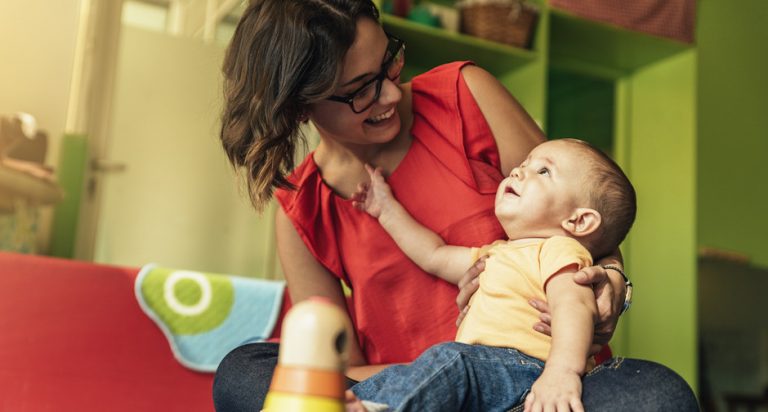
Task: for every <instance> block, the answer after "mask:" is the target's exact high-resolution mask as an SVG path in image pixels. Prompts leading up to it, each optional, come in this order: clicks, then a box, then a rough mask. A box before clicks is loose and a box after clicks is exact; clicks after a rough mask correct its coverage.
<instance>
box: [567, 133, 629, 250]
mask: <svg viewBox="0 0 768 412" xmlns="http://www.w3.org/2000/svg"><path fill="white" fill-rule="evenodd" d="M563 140H566V141H569V142H572V143H574V144H576V145H578V146H580V147H582V148H583V149H585V151H586V152H587V153H589V154H590V156H589V160H590V161H589V172H588V173H587V176H586V182H585V184H586V185H587V186H586V187H585V188H586V189H587V191H588V196H589V203H590V207H592V208H593V209H595V210H597V211H598V212H599V213H600V216H601V217H602V223H601V224H600V227H599V228H598V230H597V231H596V232H595V233H594V234H593V235H592V236H590V237H589V239H587V242H586V243H587V245H586V246H587V248H588V249H589V251H590V252H591V253H592V255H593V257H594V258H595V259H598V258H601V257H603V256H606V255H608V254H610V253H611V252H613V251H615V250H616V248H617V247H618V246H619V245H620V244H621V242H622V241H623V240H624V238H625V237H626V236H627V233H629V229H630V228H631V227H632V224H633V223H634V222H635V215H636V214H637V196H636V194H635V188H634V187H632V183H631V182H630V181H629V178H627V175H625V174H624V172H623V171H622V170H621V167H619V165H618V164H616V162H615V161H614V160H613V159H611V158H610V157H608V155H606V154H605V153H604V152H603V151H602V150H600V149H598V148H596V147H594V146H592V145H591V144H589V143H588V142H585V141H583V140H578V139H563Z"/></svg>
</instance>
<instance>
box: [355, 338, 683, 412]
mask: <svg viewBox="0 0 768 412" xmlns="http://www.w3.org/2000/svg"><path fill="white" fill-rule="evenodd" d="M543 370H544V362H542V361H540V360H538V359H535V358H532V357H530V356H527V355H525V354H523V353H520V352H518V351H517V350H515V349H508V348H497V347H490V346H483V345H467V344H463V343H458V342H448V343H442V344H439V345H435V346H433V347H432V348H430V349H428V350H427V351H425V352H424V353H423V354H422V355H421V356H419V357H418V358H417V359H416V360H415V361H414V362H413V363H411V364H410V365H397V366H392V367H389V368H387V369H385V370H383V371H382V372H380V373H379V374H377V375H374V376H372V377H371V378H369V379H367V380H365V381H363V382H360V383H358V384H357V385H355V386H354V387H353V388H352V390H353V392H355V395H357V397H358V398H360V399H362V400H367V401H372V402H376V403H382V404H386V405H388V406H389V407H390V408H391V410H394V411H424V412H427V411H435V412H448V411H483V412H485V411H488V412H494V411H509V410H515V408H516V407H519V408H520V410H522V404H523V403H524V402H525V396H526V395H527V393H528V391H529V390H530V388H531V385H533V382H535V381H536V379H537V378H538V377H539V375H541V372H542V371H543ZM644 383H652V384H650V385H648V386H645V385H644ZM625 385H629V387H631V388H634V389H633V390H632V391H631V393H628V391H627V389H628V388H627V387H625ZM644 386H645V387H646V388H647V390H648V392H647V393H637V392H638V391H643V390H644V389H645V388H644ZM667 390H668V391H670V393H667V394H665V395H666V396H662V397H658V396H655V395H654V392H656V391H667ZM582 401H583V402H584V406H585V409H586V410H587V411H590V410H606V406H607V405H610V408H611V410H615V411H637V410H642V411H696V410H698V406H697V404H696V399H695V398H694V397H693V393H692V392H691V391H690V389H689V388H688V385H687V384H686V383H685V381H683V380H682V378H680V377H679V376H678V375H677V374H675V373H674V372H672V371H670V370H669V369H666V368H664V367H663V366H661V365H657V364H654V363H651V362H645V361H639V360H628V359H623V358H613V359H611V360H609V361H608V362H605V363H603V364H602V365H599V366H598V367H596V368H595V369H593V370H592V371H591V372H590V373H589V374H587V376H585V377H584V392H583V396H582ZM639 401H640V402H641V403H638V402H639Z"/></svg>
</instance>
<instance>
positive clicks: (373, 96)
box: [328, 34, 405, 113]
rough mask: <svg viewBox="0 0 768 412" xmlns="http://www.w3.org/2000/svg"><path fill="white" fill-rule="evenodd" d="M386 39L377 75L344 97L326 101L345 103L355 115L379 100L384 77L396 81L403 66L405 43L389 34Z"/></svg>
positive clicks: (332, 97) (331, 98)
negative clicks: (383, 54)
mask: <svg viewBox="0 0 768 412" xmlns="http://www.w3.org/2000/svg"><path fill="white" fill-rule="evenodd" d="M387 37H388V38H389V46H388V47H387V54H386V57H385V59H384V63H382V65H381V71H380V72H379V74H377V75H376V76H374V77H373V78H372V79H371V80H368V81H367V82H365V84H363V85H362V86H360V87H359V88H358V89H357V90H355V91H353V92H352V93H349V94H348V95H346V96H330V97H328V100H332V101H334V102H340V103H347V104H348V105H349V107H350V108H351V109H352V111H353V112H355V113H362V112H364V111H366V110H368V108H369V107H371V106H373V103H375V102H376V101H377V100H379V95H380V94H381V84H382V83H383V82H384V77H385V76H386V77H387V78H388V79H389V80H395V79H397V78H398V77H400V72H401V71H402V70H403V66H404V65H405V42H404V41H403V40H400V39H398V38H397V37H395V36H393V35H391V34H387Z"/></svg>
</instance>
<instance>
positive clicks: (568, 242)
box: [539, 236, 592, 289]
mask: <svg viewBox="0 0 768 412" xmlns="http://www.w3.org/2000/svg"><path fill="white" fill-rule="evenodd" d="M574 264H575V265H577V267H578V270H581V269H583V268H585V267H589V266H592V255H590V253H589V251H588V250H587V249H586V248H585V247H584V246H582V245H581V243H579V241H577V240H576V239H573V238H569V237H565V236H554V237H552V238H549V239H547V240H546V241H545V242H544V244H543V245H542V246H541V252H539V268H540V273H541V282H542V284H543V285H544V288H545V289H546V284H547V282H548V281H549V279H550V278H551V277H552V276H553V275H554V274H556V273H557V272H559V271H560V270H561V269H563V268H565V267H568V266H571V265H574Z"/></svg>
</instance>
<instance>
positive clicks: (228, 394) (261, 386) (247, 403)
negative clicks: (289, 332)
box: [213, 343, 278, 412]
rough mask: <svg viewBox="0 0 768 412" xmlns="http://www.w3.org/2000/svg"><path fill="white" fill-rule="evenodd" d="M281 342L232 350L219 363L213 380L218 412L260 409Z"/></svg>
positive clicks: (251, 345) (250, 345)
mask: <svg viewBox="0 0 768 412" xmlns="http://www.w3.org/2000/svg"><path fill="white" fill-rule="evenodd" d="M277 353H278V345H277V344H270V343H255V344H249V345H243V346H240V347H238V348H235V349H233V350H232V351H231V352H230V353H229V354H227V356H225V357H224V359H222V361H221V363H219V367H218V369H217V370H216V376H215V377H214V380H213V403H214V406H215V407H216V410H217V411H218V412H224V411H249V410H254V411H258V410H260V409H261V407H262V404H263V403H264V398H265V397H266V394H267V391H268V390H269V385H270V383H271V381H272V373H273V372H274V369H275V366H276V365H277Z"/></svg>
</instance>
